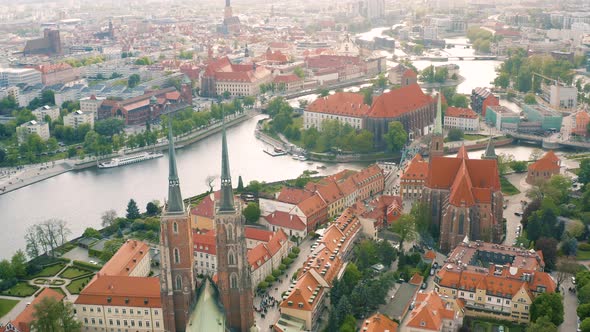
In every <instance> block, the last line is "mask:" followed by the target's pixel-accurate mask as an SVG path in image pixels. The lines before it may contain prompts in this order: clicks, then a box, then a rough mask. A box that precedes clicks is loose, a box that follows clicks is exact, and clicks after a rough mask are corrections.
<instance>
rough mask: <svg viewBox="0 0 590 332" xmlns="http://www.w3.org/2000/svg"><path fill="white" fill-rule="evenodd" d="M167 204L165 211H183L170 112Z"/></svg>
mask: <svg viewBox="0 0 590 332" xmlns="http://www.w3.org/2000/svg"><path fill="white" fill-rule="evenodd" d="M168 160H169V162H170V164H169V166H168V167H169V175H168V204H167V206H166V212H168V213H183V212H184V202H183V201H182V195H181V194H180V181H179V180H178V171H177V170H176V153H175V152H174V136H173V135H172V114H169V115H168Z"/></svg>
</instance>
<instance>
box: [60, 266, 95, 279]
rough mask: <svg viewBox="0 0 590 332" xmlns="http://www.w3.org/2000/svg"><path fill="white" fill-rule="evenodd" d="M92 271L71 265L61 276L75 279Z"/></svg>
mask: <svg viewBox="0 0 590 332" xmlns="http://www.w3.org/2000/svg"><path fill="white" fill-rule="evenodd" d="M90 273H93V272H92V271H90V270H85V269H79V268H77V267H73V266H70V267H68V268H67V269H66V270H65V271H63V272H62V273H61V274H60V275H59V276H60V277H62V278H66V279H75V278H78V277H81V276H83V275H86V274H90Z"/></svg>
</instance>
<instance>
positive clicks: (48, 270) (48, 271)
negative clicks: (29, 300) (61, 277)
mask: <svg viewBox="0 0 590 332" xmlns="http://www.w3.org/2000/svg"><path fill="white" fill-rule="evenodd" d="M65 266H66V264H65V263H61V262H60V263H56V264H53V265H50V266H46V267H45V268H44V269H43V270H41V271H40V272H39V273H37V274H35V275H33V276H30V277H29V279H35V278H38V277H53V276H54V275H56V274H57V272H59V271H61V269H63V268H64V267H65Z"/></svg>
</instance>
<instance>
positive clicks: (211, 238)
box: [193, 230, 217, 255]
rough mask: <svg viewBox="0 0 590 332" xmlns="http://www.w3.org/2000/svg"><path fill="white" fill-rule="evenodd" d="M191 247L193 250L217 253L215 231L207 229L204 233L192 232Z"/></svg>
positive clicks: (211, 253)
mask: <svg viewBox="0 0 590 332" xmlns="http://www.w3.org/2000/svg"><path fill="white" fill-rule="evenodd" d="M193 248H194V251H198V252H204V253H207V254H210V255H217V243H216V240H215V231H214V230H209V231H207V232H205V233H193Z"/></svg>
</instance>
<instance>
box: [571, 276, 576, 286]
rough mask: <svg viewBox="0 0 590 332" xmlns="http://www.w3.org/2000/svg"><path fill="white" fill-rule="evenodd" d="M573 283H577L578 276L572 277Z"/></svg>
mask: <svg viewBox="0 0 590 332" xmlns="http://www.w3.org/2000/svg"><path fill="white" fill-rule="evenodd" d="M572 284H574V285H575V284H576V277H572Z"/></svg>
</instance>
